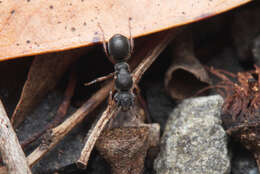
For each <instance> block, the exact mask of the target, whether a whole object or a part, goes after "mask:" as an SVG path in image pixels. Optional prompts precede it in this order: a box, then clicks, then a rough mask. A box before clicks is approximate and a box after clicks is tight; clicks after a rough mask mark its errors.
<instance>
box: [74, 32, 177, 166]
mask: <svg viewBox="0 0 260 174" xmlns="http://www.w3.org/2000/svg"><path fill="white" fill-rule="evenodd" d="M173 36H174V34H173V33H172V31H168V32H165V35H163V36H161V37H162V38H161V40H160V41H158V43H156V46H155V48H154V49H153V50H151V51H149V52H148V54H147V56H146V57H145V58H144V60H143V61H142V62H141V63H140V64H139V65H138V67H137V68H136V69H135V71H134V72H133V74H132V76H133V83H134V84H137V83H138V82H139V80H140V79H141V77H142V75H143V73H144V72H145V71H146V70H147V69H148V68H149V67H150V66H151V64H152V63H153V62H154V61H155V60H156V58H157V57H158V56H159V54H160V53H161V52H162V51H163V50H164V48H166V46H167V45H168V43H169V42H170V41H171V40H172V39H173ZM113 103H114V102H113ZM117 111H118V110H117V107H116V106H115V104H111V105H108V106H107V108H106V110H105V111H104V112H103V114H102V116H101V118H100V120H99V121H98V122H97V124H96V125H95V127H94V129H93V131H91V133H90V135H89V137H88V140H87V142H86V143H85V146H84V148H83V150H82V151H81V155H80V158H79V160H78V161H77V165H78V166H79V167H80V168H83V169H84V168H86V166H87V163H88V160H89V156H90V153H91V151H92V149H93V147H94V145H95V143H96V141H97V139H98V137H99V135H100V133H101V132H102V130H103V128H104V127H105V125H106V123H107V122H108V121H109V120H110V118H112V117H113V116H114V115H115V114H116V112H117Z"/></svg>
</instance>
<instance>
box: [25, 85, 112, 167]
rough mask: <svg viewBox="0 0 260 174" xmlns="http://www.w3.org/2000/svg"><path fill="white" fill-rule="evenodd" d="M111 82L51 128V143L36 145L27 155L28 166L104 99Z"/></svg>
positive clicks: (52, 146) (51, 147)
mask: <svg viewBox="0 0 260 174" xmlns="http://www.w3.org/2000/svg"><path fill="white" fill-rule="evenodd" d="M112 86H113V83H112V82H109V83H108V84H106V85H105V86H104V87H103V88H101V89H100V90H99V91H98V92H97V93H96V94H94V95H93V96H92V97H91V98H90V99H89V100H88V101H87V102H85V103H84V104H83V105H82V106H81V107H80V108H79V109H78V110H77V111H76V112H75V113H74V114H73V115H71V116H70V117H69V118H67V119H66V120H65V121H64V122H63V123H62V124H60V125H59V126H57V127H55V128H53V129H51V143H50V144H49V145H48V146H47V147H46V148H44V149H43V148H41V147H40V146H39V147H37V148H36V149H35V150H34V151H33V152H32V153H31V154H30V155H29V156H28V157H27V161H28V163H29V165H30V166H32V165H34V164H35V163H36V162H37V161H39V160H40V159H41V158H42V157H43V156H44V155H45V154H46V153H47V152H49V151H50V150H51V149H53V148H54V147H55V145H56V144H57V143H58V142H59V141H60V140H62V139H63V138H64V137H65V135H67V134H68V133H69V132H70V131H71V130H72V129H73V128H74V127H75V126H76V125H77V124H78V123H80V122H81V121H82V120H83V119H84V118H85V116H86V115H87V114H88V113H90V112H92V111H93V110H94V109H95V108H96V107H97V106H98V105H99V104H100V103H101V102H102V101H104V100H105V98H106V97H107V95H108V93H109V91H110V90H111V89H112Z"/></svg>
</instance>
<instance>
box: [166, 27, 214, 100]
mask: <svg viewBox="0 0 260 174" xmlns="http://www.w3.org/2000/svg"><path fill="white" fill-rule="evenodd" d="M210 83H211V80H210V78H209V76H208V74H207V72H206V70H205V69H204V67H203V66H202V65H201V64H200V61H199V60H198V59H197V58H196V57H195V55H194V50H193V40H192V34H191V32H190V31H189V30H184V31H183V32H182V33H180V34H179V35H178V36H177V38H176V39H175V45H174V46H173V49H172V64H171V66H170V67H169V69H168V70H167V72H166V74H165V79H164V86H165V88H166V90H167V92H168V93H169V94H170V96H171V97H172V98H174V99H179V100H182V99H184V98H187V97H191V96H193V95H195V94H196V92H198V90H200V89H202V88H204V87H206V86H208V85H209V84H210Z"/></svg>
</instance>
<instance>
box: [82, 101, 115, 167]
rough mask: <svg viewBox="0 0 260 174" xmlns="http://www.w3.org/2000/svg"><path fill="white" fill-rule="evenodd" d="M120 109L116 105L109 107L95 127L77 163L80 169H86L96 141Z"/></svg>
mask: <svg viewBox="0 0 260 174" xmlns="http://www.w3.org/2000/svg"><path fill="white" fill-rule="evenodd" d="M118 111H119V110H118V108H117V107H116V105H115V103H114V102H113V104H112V105H111V106H110V105H108V106H107V108H106V110H105V111H104V112H103V114H102V116H101V117H100V119H99V120H98V122H97V124H96V125H95V127H94V129H92V130H91V132H90V135H89V137H88V140H87V142H86V144H85V146H84V148H83V149H82V151H81V154H80V158H79V160H78V161H77V166H78V167H79V168H82V169H84V168H86V166H87V162H88V160H89V157H90V153H91V152H92V149H93V147H94V145H95V144H96V141H97V139H98V137H99V135H100V134H101V132H102V130H103V129H104V127H105V126H106V124H107V122H108V121H109V120H110V119H111V118H112V117H113V116H114V115H115V114H117V112H118Z"/></svg>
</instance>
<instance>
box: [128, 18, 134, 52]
mask: <svg viewBox="0 0 260 174" xmlns="http://www.w3.org/2000/svg"><path fill="white" fill-rule="evenodd" d="M131 20H132V18H131V17H129V18H128V27H129V36H130V52H131V54H132V53H133V51H134V39H133V37H132V33H131V22H130V21H131Z"/></svg>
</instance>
